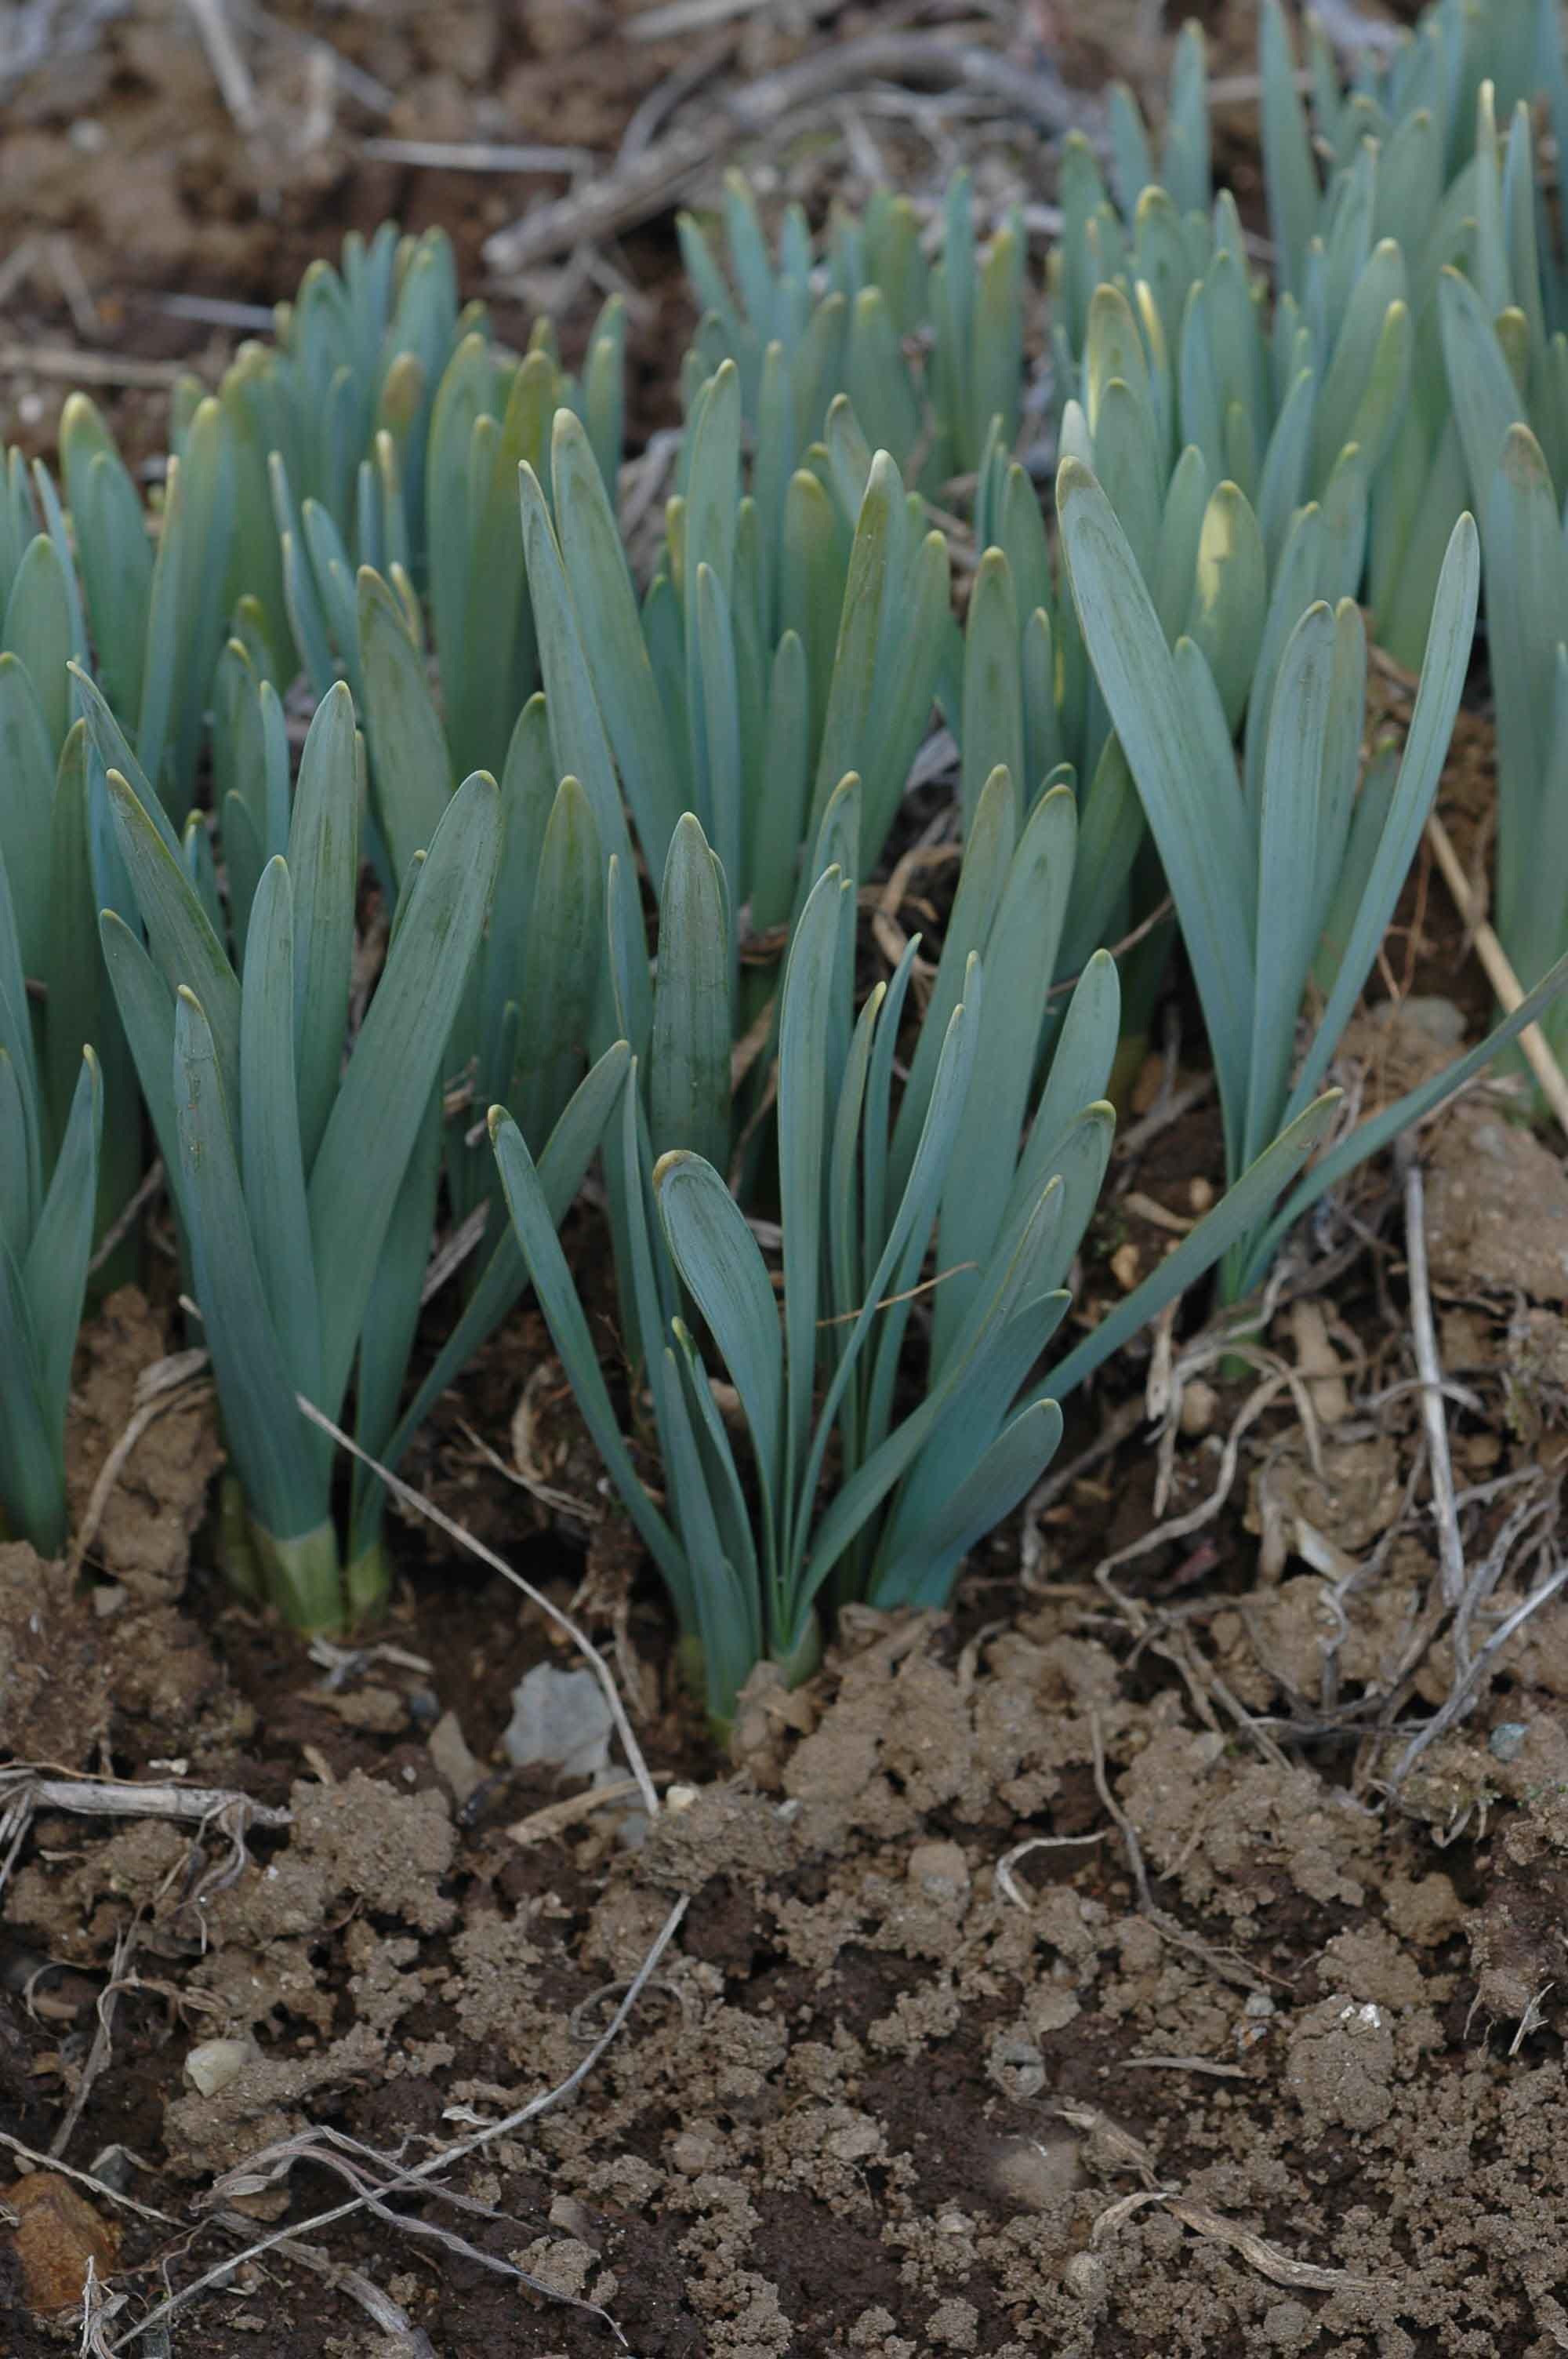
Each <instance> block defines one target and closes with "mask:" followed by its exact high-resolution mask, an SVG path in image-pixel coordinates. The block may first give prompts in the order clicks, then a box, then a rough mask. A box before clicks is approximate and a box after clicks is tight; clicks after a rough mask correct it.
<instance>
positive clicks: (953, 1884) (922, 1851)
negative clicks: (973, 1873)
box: [907, 1843, 969, 1901]
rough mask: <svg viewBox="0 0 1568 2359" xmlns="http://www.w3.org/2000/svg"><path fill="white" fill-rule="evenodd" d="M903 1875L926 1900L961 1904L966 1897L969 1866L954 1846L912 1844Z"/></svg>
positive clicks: (955, 1845) (952, 1844) (950, 1844)
mask: <svg viewBox="0 0 1568 2359" xmlns="http://www.w3.org/2000/svg"><path fill="white" fill-rule="evenodd" d="M907 1874H908V1876H909V1880H910V1882H911V1884H914V1885H917V1886H919V1888H920V1890H921V1891H922V1892H924V1893H925V1896H926V1897H927V1898H928V1899H931V1900H947V1901H961V1900H966V1899H968V1892H969V1863H968V1860H967V1859H966V1858H965V1857H964V1854H963V1853H962V1852H961V1851H960V1850H959V1848H958V1846H957V1843H916V1844H915V1846H914V1850H913V1851H912V1852H911V1853H910V1854H909V1866H908V1869H907Z"/></svg>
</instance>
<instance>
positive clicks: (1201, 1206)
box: [1187, 1179, 1214, 1212]
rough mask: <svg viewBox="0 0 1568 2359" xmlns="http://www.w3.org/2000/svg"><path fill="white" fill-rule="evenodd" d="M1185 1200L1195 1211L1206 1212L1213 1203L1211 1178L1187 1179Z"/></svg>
mask: <svg viewBox="0 0 1568 2359" xmlns="http://www.w3.org/2000/svg"><path fill="white" fill-rule="evenodd" d="M1187 1202H1188V1205H1189V1206H1190V1207H1191V1209H1192V1211H1194V1212H1208V1211H1210V1210H1211V1209H1212V1207H1213V1204H1214V1182H1213V1180H1203V1179H1198V1180H1188V1182H1187Z"/></svg>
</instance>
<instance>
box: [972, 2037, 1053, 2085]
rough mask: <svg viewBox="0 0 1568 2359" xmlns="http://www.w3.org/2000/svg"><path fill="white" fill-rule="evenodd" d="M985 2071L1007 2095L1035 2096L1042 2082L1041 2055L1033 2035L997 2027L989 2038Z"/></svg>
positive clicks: (1043, 2063) (1043, 2071)
mask: <svg viewBox="0 0 1568 2359" xmlns="http://www.w3.org/2000/svg"><path fill="white" fill-rule="evenodd" d="M986 2071H987V2072H988V2073H989V2076H990V2078H991V2079H992V2080H993V2081H994V2082H996V2085H997V2087H998V2088H999V2089H1001V2090H1004V2091H1005V2092H1006V2093H1007V2094H1008V2095H1009V2096H1010V2097H1020V2098H1022V2097H1034V2096H1038V2095H1039V2093H1040V2092H1041V2090H1042V2089H1043V2088H1044V2086H1045V2059H1044V2056H1043V2055H1042V2054H1041V2052H1040V2050H1039V2049H1038V2048H1037V2047H1036V2046H1035V2045H1034V2042H1033V2039H1027V2038H1024V2036H1023V2035H1022V2032H1017V2031H999V2032H998V2033H997V2035H996V2038H994V2039H993V2040H992V2041H991V2045H990V2054H989V2056H988V2058H987V2059H986Z"/></svg>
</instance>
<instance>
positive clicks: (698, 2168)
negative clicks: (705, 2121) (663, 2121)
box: [670, 2129, 724, 2179]
mask: <svg viewBox="0 0 1568 2359" xmlns="http://www.w3.org/2000/svg"><path fill="white" fill-rule="evenodd" d="M723 2155H724V2143H723V2140H722V2139H721V2138H720V2137H719V2135H718V2133H717V2132H716V2131H714V2130H710V2129H689V2130H677V2131H676V2135H675V2136H674V2137H673V2138H672V2139H671V2140H670V2169H672V2170H678V2171H679V2172H680V2175H681V2177H682V2178H683V2179H700V2178H701V2177H702V2174H703V2172H704V2171H705V2170H716V2169H718V2167H719V2163H720V2161H721V2160H722V2159H723Z"/></svg>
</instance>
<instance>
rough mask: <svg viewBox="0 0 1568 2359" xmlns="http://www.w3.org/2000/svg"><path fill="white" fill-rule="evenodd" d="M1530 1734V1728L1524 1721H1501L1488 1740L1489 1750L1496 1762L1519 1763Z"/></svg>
mask: <svg viewBox="0 0 1568 2359" xmlns="http://www.w3.org/2000/svg"><path fill="white" fill-rule="evenodd" d="M1529 1734H1530V1729H1529V1726H1528V1724H1527V1723H1525V1722H1524V1721H1522V1720H1504V1721H1499V1722H1498V1725H1497V1727H1496V1728H1494V1729H1493V1731H1492V1733H1491V1734H1490V1736H1489V1737H1488V1738H1487V1752H1488V1753H1489V1754H1490V1755H1491V1756H1492V1758H1493V1760H1494V1761H1517V1760H1518V1759H1519V1755H1520V1754H1521V1753H1522V1752H1523V1751H1524V1741H1525V1738H1526V1737H1527V1736H1528V1735H1529Z"/></svg>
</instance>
